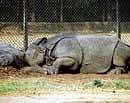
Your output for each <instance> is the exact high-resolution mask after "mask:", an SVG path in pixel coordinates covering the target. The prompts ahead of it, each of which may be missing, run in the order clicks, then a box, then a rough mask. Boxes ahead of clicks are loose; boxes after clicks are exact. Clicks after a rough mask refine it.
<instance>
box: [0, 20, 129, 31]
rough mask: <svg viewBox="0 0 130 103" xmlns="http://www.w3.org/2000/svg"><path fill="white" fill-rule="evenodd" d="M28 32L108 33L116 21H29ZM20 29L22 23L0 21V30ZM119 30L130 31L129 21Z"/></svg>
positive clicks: (113, 27)
mask: <svg viewBox="0 0 130 103" xmlns="http://www.w3.org/2000/svg"><path fill="white" fill-rule="evenodd" d="M28 25H29V27H28V28H29V32H30V33H57V32H82V33H110V32H116V22H77V23H44V22H30V23H28ZM9 29H11V30H13V29H14V30H18V31H22V23H15V22H11V23H10V22H6V23H5V22H4V23H0V31H3V30H5V31H6V30H9ZM121 32H123V33H128V32H130V22H122V23H121Z"/></svg>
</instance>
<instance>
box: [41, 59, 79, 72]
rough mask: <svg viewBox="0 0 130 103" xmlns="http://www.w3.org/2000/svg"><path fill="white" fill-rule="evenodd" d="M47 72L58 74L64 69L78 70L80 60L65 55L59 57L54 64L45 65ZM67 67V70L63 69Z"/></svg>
mask: <svg viewBox="0 0 130 103" xmlns="http://www.w3.org/2000/svg"><path fill="white" fill-rule="evenodd" d="M43 68H44V71H45V74H58V73H59V72H60V69H61V72H63V71H67V70H68V71H69V70H72V71H76V70H77V68H78V62H76V60H74V59H73V58H69V57H64V58H57V59H56V60H55V61H54V63H53V65H52V66H43ZM63 69H66V70H63Z"/></svg>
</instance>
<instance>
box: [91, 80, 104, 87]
mask: <svg viewBox="0 0 130 103" xmlns="http://www.w3.org/2000/svg"><path fill="white" fill-rule="evenodd" d="M92 85H93V86H95V87H102V86H103V84H102V82H101V80H93V81H92Z"/></svg>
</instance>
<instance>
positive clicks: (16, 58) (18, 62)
mask: <svg viewBox="0 0 130 103" xmlns="http://www.w3.org/2000/svg"><path fill="white" fill-rule="evenodd" d="M23 57H24V53H23V52H22V51H20V50H17V49H15V48H14V47H12V46H11V45H9V44H5V43H0V66H7V65H12V66H14V67H16V68H18V69H20V68H21V67H23V66H24V59H23Z"/></svg>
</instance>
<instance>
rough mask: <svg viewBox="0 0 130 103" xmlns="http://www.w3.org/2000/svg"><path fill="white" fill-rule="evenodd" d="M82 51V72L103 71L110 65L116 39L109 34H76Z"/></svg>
mask: <svg viewBox="0 0 130 103" xmlns="http://www.w3.org/2000/svg"><path fill="white" fill-rule="evenodd" d="M77 40H78V41H79V43H80V45H81V47H82V51H83V55H84V58H83V63H82V68H81V72H83V73H104V72H106V71H108V69H109V68H110V66H111V61H112V57H113V53H114V49H115V47H116V44H117V41H118V39H116V38H114V37H111V36H100V35H97V36H96V35H86V36H77Z"/></svg>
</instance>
